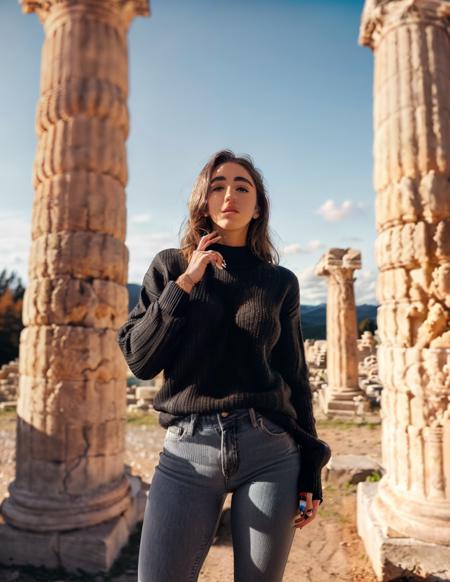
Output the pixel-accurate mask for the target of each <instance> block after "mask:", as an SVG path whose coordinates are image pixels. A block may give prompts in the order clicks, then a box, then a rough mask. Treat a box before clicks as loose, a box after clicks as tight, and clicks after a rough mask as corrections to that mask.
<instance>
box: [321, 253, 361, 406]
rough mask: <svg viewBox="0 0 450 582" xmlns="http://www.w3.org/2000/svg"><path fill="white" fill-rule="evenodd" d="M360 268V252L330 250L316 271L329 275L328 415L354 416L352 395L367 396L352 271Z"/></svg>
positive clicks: (323, 399) (324, 402) (323, 400)
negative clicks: (361, 376)
mask: <svg viewBox="0 0 450 582" xmlns="http://www.w3.org/2000/svg"><path fill="white" fill-rule="evenodd" d="M360 268H361V253H360V252H359V251H356V250H354V249H330V250H328V251H327V252H326V253H325V254H324V255H323V256H322V257H321V259H320V261H319V263H318V264H317V266H316V268H315V274H316V275H318V276H319V277H327V278H328V300H327V375H328V385H327V387H326V389H325V393H323V392H322V391H321V392H320V393H319V402H320V404H321V407H322V409H323V411H324V412H325V413H326V414H327V415H330V416H331V415H333V416H353V415H354V414H355V401H354V400H353V398H355V397H357V396H364V393H363V391H362V390H361V389H360V388H359V384H358V347H357V339H358V326H357V319H356V304H355V292H354V287H353V281H354V277H353V273H354V272H355V270H356V269H360Z"/></svg>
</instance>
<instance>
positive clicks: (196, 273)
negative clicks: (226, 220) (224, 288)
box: [176, 230, 227, 293]
mask: <svg viewBox="0 0 450 582" xmlns="http://www.w3.org/2000/svg"><path fill="white" fill-rule="evenodd" d="M221 238H222V236H221V235H218V234H217V231H216V230H213V231H212V232H210V233H208V234H206V235H205V236H202V238H201V239H200V241H199V243H198V246H197V248H196V249H195V251H193V253H192V256H191V260H190V261H189V265H188V266H187V269H186V271H185V272H184V273H182V274H181V275H180V276H179V277H178V279H177V280H176V282H177V283H178V285H179V286H180V287H181V288H182V289H184V290H185V291H187V292H188V293H190V292H191V291H192V288H193V286H194V285H196V284H197V283H198V282H199V281H200V280H201V279H202V278H203V275H204V274H205V271H206V267H207V265H208V264H209V263H215V264H216V265H217V267H218V268H219V269H224V268H226V265H227V264H226V262H225V260H224V258H223V255H222V254H221V253H219V252H218V251H207V250H206V249H207V248H208V246H209V245H210V244H212V243H214V242H217V241H218V240H219V239H221Z"/></svg>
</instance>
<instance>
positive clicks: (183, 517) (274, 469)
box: [138, 408, 300, 582]
mask: <svg viewBox="0 0 450 582" xmlns="http://www.w3.org/2000/svg"><path fill="white" fill-rule="evenodd" d="M299 470H300V448H299V445H298V444H297V443H296V442H295V440H294V439H293V437H292V436H291V435H290V434H289V433H288V432H286V431H285V430H284V429H283V428H282V427H280V426H279V425H277V424H275V423H274V422H272V421H270V420H269V419H267V418H266V417H265V416H263V415H262V414H261V413H259V412H257V411H255V409H253V408H240V409H236V410H234V411H231V412H229V413H223V412H221V413H209V414H197V413H192V414H189V415H187V416H185V417H184V418H182V419H180V420H178V421H177V422H176V423H175V424H174V425H171V426H170V427H169V428H168V429H167V431H166V437H165V441H164V447H163V451H162V452H160V459H159V464H158V465H157V467H156V469H155V474H154V477H153V481H152V483H151V487H150V490H149V494H148V498H147V502H146V508H145V514H144V523H143V526H142V535H141V541H140V547H139V563H138V582H192V581H195V580H197V579H198V575H199V572H200V569H201V567H202V565H203V563H204V561H205V559H206V556H207V554H208V551H209V549H210V547H211V544H212V542H213V539H214V536H215V533H216V530H217V527H218V525H219V519H220V515H221V511H222V508H223V504H224V501H225V498H226V494H227V493H232V498H231V533H232V539H233V551H234V581H235V582H278V581H281V580H282V579H283V573H284V570H285V567H286V562H287V559H288V556H289V552H290V549H291V546H292V542H293V539H294V534H295V532H296V529H295V528H294V527H293V524H292V522H293V519H294V517H295V515H296V511H297V496H298V492H297V479H298V473H299Z"/></svg>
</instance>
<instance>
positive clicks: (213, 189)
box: [211, 186, 248, 192]
mask: <svg viewBox="0 0 450 582" xmlns="http://www.w3.org/2000/svg"><path fill="white" fill-rule="evenodd" d="M222 188H223V186H215V187H214V188H212V189H211V192H215V191H216V190H221V189H222ZM236 190H244V192H248V190H247V188H244V186H239V187H238V188H236Z"/></svg>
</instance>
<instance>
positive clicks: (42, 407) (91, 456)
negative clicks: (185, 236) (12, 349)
mask: <svg viewBox="0 0 450 582" xmlns="http://www.w3.org/2000/svg"><path fill="white" fill-rule="evenodd" d="M22 8H23V10H24V11H25V12H36V13H37V14H38V16H39V18H40V20H41V22H42V24H43V26H44V30H45V41H44V45H43V50H42V69H41V86H40V97H39V101H38V105H37V112H36V131H37V134H38V138H39V141H38V146H37V153H36V160H35V165H34V173H33V186H34V189H35V198H34V201H33V216H32V245H31V250H30V257H29V285H28V287H27V289H26V293H25V298H24V310H23V320H24V324H25V328H24V330H23V331H22V333H21V337H20V365H19V371H20V383H19V399H18V408H17V455H16V478H15V480H14V482H13V483H11V484H10V487H9V493H10V496H9V497H8V498H6V500H5V501H4V503H3V504H2V514H3V518H4V520H6V523H3V524H2V527H1V528H0V542H1V543H0V547H1V550H0V552H1V558H0V559H1V561H2V562H3V563H5V562H6V563H14V564H21V563H22V564H27V563H28V564H34V565H41V564H42V565H45V566H47V567H53V566H63V567H64V568H66V569H67V570H73V569H76V568H82V569H83V570H86V571H97V570H102V569H103V570H104V569H107V568H108V567H109V566H110V565H111V563H112V561H113V559H114V558H115V556H116V555H117V553H118V551H119V550H120V548H121V547H122V546H123V544H124V543H125V542H126V541H127V539H128V534H129V532H130V530H131V529H133V528H134V525H135V523H136V520H137V519H140V518H141V515H140V513H141V510H142V503H141V502H142V494H141V492H140V483H136V478H134V480H133V478H131V477H130V476H128V475H126V474H125V472H124V449H125V427H126V373H127V367H126V365H125V364H124V362H123V358H121V357H120V354H119V351H118V347H117V343H116V332H117V329H118V327H119V326H120V325H121V324H122V323H123V321H124V320H125V318H126V315H127V311H128V293H127V289H126V287H125V285H126V283H127V275H128V250H127V247H126V246H125V242H124V241H125V234H126V208H125V191H124V188H125V185H126V183H127V161H126V151H125V141H126V139H127V136H128V130H129V120H128V109H127V96H128V47H127V31H128V28H129V25H130V23H131V20H132V19H133V17H134V16H135V15H147V14H149V6H148V1H147V0H78V1H77V2H71V1H70V0H50V1H49V0H45V1H44V0H42V1H38V0H23V1H22ZM144 497H145V496H144ZM105 522H107V523H105ZM9 524H10V525H12V526H14V527H13V528H10V527H8V525H9ZM69 530H71V531H70V532H69ZM64 532H67V533H64ZM19 543H21V544H22V546H21V547H19V546H18V544H19Z"/></svg>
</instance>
